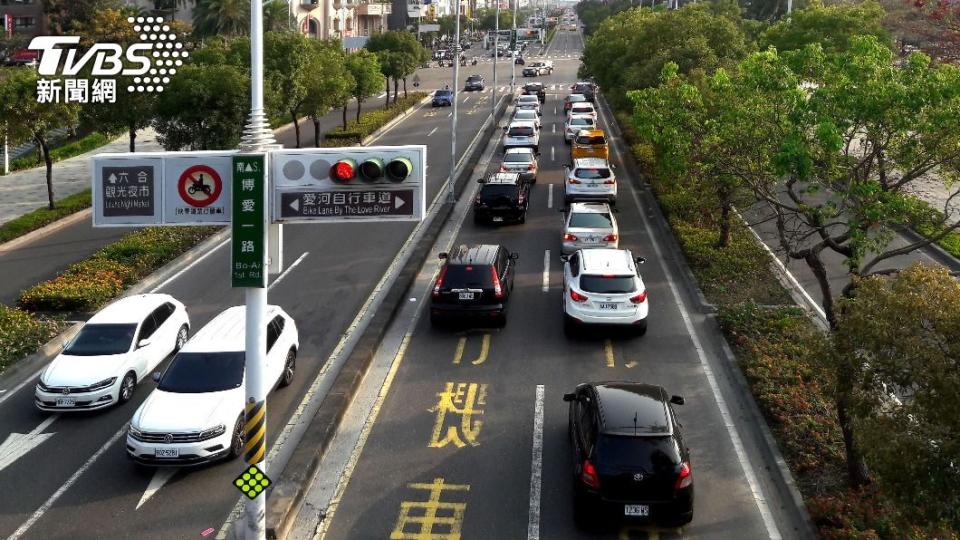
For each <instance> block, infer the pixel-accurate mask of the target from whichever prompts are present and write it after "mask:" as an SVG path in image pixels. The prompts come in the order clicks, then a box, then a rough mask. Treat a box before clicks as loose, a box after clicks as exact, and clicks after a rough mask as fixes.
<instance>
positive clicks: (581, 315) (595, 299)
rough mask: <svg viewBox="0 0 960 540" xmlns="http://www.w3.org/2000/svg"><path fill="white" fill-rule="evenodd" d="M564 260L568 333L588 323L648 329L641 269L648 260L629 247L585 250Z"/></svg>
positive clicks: (566, 325)
mask: <svg viewBox="0 0 960 540" xmlns="http://www.w3.org/2000/svg"><path fill="white" fill-rule="evenodd" d="M561 258H562V260H563V262H564V263H563V322H564V330H566V331H567V332H568V333H570V332H572V331H574V330H576V329H578V328H583V327H585V326H587V325H591V324H596V325H617V326H620V327H624V326H627V327H631V328H633V329H635V330H636V331H637V333H639V334H640V335H643V334H644V333H646V331H647V313H648V311H649V307H650V306H649V300H648V299H647V288H646V286H645V285H644V284H643V280H642V279H641V278H640V274H639V272H637V265H638V264H642V263H644V262H645V261H646V259H644V258H643V257H637V258H636V259H634V257H633V254H632V253H630V250H626V249H604V248H599V249H581V250H579V251H577V252H575V253H574V254H573V255H569V256H568V255H564V256H563V257H561Z"/></svg>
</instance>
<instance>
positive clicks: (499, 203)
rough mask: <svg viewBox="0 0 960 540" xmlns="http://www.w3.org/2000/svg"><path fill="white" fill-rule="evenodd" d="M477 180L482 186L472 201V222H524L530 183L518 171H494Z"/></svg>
mask: <svg viewBox="0 0 960 540" xmlns="http://www.w3.org/2000/svg"><path fill="white" fill-rule="evenodd" d="M477 182H479V183H481V184H483V186H481V187H480V193H477V198H476V199H475V200H474V201H473V222H474V223H477V224H479V223H506V222H508V221H514V222H517V223H524V222H525V221H526V220H527V205H528V204H529V203H530V202H529V199H530V183H529V182H527V181H525V180H523V179H522V178H521V177H520V175H519V174H518V173H515V172H502V173H495V174H492V175H490V178H487V179H483V178H481V179H479V180H477Z"/></svg>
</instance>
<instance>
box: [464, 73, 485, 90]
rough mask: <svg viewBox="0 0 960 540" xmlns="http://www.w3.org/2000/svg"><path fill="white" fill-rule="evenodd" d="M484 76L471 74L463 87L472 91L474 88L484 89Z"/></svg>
mask: <svg viewBox="0 0 960 540" xmlns="http://www.w3.org/2000/svg"><path fill="white" fill-rule="evenodd" d="M483 88H484V86H483V76H482V75H470V76H469V77H467V82H466V84H465V85H464V86H463V89H464V90H465V91H467V92H472V91H473V90H483Z"/></svg>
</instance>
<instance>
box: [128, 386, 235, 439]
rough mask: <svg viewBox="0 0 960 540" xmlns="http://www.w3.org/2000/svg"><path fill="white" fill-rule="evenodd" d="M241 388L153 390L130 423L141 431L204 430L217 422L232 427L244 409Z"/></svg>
mask: <svg viewBox="0 0 960 540" xmlns="http://www.w3.org/2000/svg"><path fill="white" fill-rule="evenodd" d="M243 394H244V388H243V386H241V387H240V388H234V389H231V390H224V391H222V392H206V393H202V394H186V393H175V392H166V391H164V390H160V389H157V390H154V391H153V392H151V393H150V395H149V396H148V397H147V400H146V401H144V402H143V404H142V405H140V408H139V409H137V412H136V413H134V415H133V420H131V423H132V424H133V425H134V426H136V427H137V428H138V429H141V430H143V431H151V432H155V431H159V432H191V431H203V430H205V429H209V428H211V427H213V426H216V425H217V424H226V425H227V428H228V429H229V428H230V427H232V425H233V422H234V420H235V419H236V417H237V414H238V413H240V411H242V410H243Z"/></svg>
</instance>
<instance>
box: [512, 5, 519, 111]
mask: <svg viewBox="0 0 960 540" xmlns="http://www.w3.org/2000/svg"><path fill="white" fill-rule="evenodd" d="M512 7H513V37H511V38H510V48H511V49H513V51H512V52H515V51H516V50H517V46H518V45H520V43H519V41H520V40H518V39H517V9H518V8H519V7H520V0H514V2H513V4H512ZM510 57H511V58H512V59H513V61H512V62H510V95H511V96H513V95H516V93H517V92H516V85H517V59H516V58H514V57H513V55H512V54H511V55H510Z"/></svg>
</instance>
